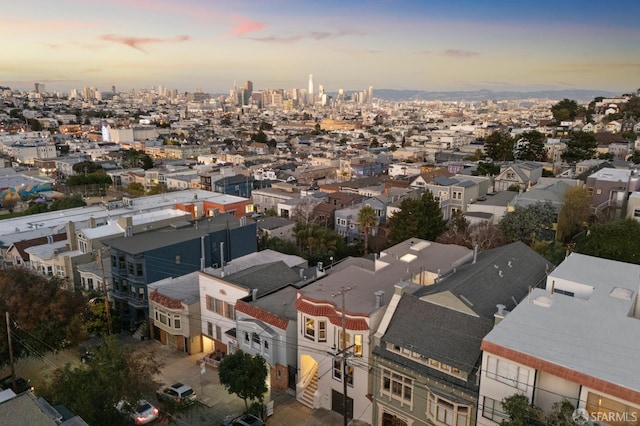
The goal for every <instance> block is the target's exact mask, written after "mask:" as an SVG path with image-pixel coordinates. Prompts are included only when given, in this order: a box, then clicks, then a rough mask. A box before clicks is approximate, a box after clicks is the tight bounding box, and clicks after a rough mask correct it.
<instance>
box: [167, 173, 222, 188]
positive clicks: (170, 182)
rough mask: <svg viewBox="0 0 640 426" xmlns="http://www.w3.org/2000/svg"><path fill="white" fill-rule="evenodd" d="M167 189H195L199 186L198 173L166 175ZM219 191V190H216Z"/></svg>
mask: <svg viewBox="0 0 640 426" xmlns="http://www.w3.org/2000/svg"><path fill="white" fill-rule="evenodd" d="M166 180H167V183H166V185H167V190H169V191H172V190H181V189H190V188H192V189H197V188H200V175H198V174H197V173H193V172H191V173H188V174H187V173H185V174H181V175H172V176H167V179H166ZM216 192H221V191H216Z"/></svg>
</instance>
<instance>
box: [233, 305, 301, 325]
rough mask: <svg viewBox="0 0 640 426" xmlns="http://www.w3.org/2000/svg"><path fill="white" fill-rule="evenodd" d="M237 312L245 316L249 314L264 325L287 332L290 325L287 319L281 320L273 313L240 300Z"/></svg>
mask: <svg viewBox="0 0 640 426" xmlns="http://www.w3.org/2000/svg"><path fill="white" fill-rule="evenodd" d="M236 312H242V313H243V314H247V315H249V316H251V317H253V318H255V319H258V320H260V321H262V322H264V323H267V324H269V325H272V326H274V327H277V328H279V329H281V330H286V329H287V326H288V325H289V320H288V319H286V318H281V317H279V316H277V315H275V314H272V313H271V312H268V311H265V310H264V309H262V308H259V307H257V306H255V305H252V304H251V303H247V302H244V301H242V300H238V301H237V302H236Z"/></svg>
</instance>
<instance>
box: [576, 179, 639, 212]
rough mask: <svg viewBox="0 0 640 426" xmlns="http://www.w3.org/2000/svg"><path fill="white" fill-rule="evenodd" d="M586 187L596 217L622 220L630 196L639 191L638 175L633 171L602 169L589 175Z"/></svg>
mask: <svg viewBox="0 0 640 426" xmlns="http://www.w3.org/2000/svg"><path fill="white" fill-rule="evenodd" d="M586 187H587V192H588V194H589V196H590V197H591V200H592V203H591V205H592V207H593V208H594V209H595V214H596V217H598V218H599V219H602V218H605V217H608V218H621V217H624V216H625V214H626V211H627V198H628V197H629V194H630V193H631V192H634V191H636V190H637V189H638V175H637V173H636V172H635V171H633V170H621V169H610V168H606V169H601V170H598V171H597V172H595V173H593V174H591V175H589V177H588V178H587V181H586Z"/></svg>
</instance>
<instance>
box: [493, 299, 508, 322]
mask: <svg viewBox="0 0 640 426" xmlns="http://www.w3.org/2000/svg"><path fill="white" fill-rule="evenodd" d="M496 308H498V312H496V313H495V314H493V317H494V318H495V321H494V325H498V324H500V321H502V320H503V319H504V317H505V316H507V311H506V310H505V308H506V306H505V305H503V304H498V305H496Z"/></svg>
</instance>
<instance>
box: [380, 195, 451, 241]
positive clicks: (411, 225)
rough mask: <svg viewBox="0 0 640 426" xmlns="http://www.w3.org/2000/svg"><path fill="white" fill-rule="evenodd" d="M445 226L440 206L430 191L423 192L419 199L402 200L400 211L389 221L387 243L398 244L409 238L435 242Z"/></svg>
mask: <svg viewBox="0 0 640 426" xmlns="http://www.w3.org/2000/svg"><path fill="white" fill-rule="evenodd" d="M446 226H447V222H446V220H444V218H443V215H442V210H440V204H439V203H438V202H437V201H436V200H435V199H434V198H433V194H432V193H431V191H425V192H424V194H422V197H421V198H419V199H415V198H405V199H404V200H402V202H401V203H400V210H399V211H397V212H395V213H394V215H393V216H391V218H390V219H389V242H390V243H391V244H398V243H400V242H402V241H404V240H407V239H409V238H421V239H424V240H430V241H435V239H436V238H438V236H439V235H440V234H442V233H443V232H444V230H445V229H446Z"/></svg>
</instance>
